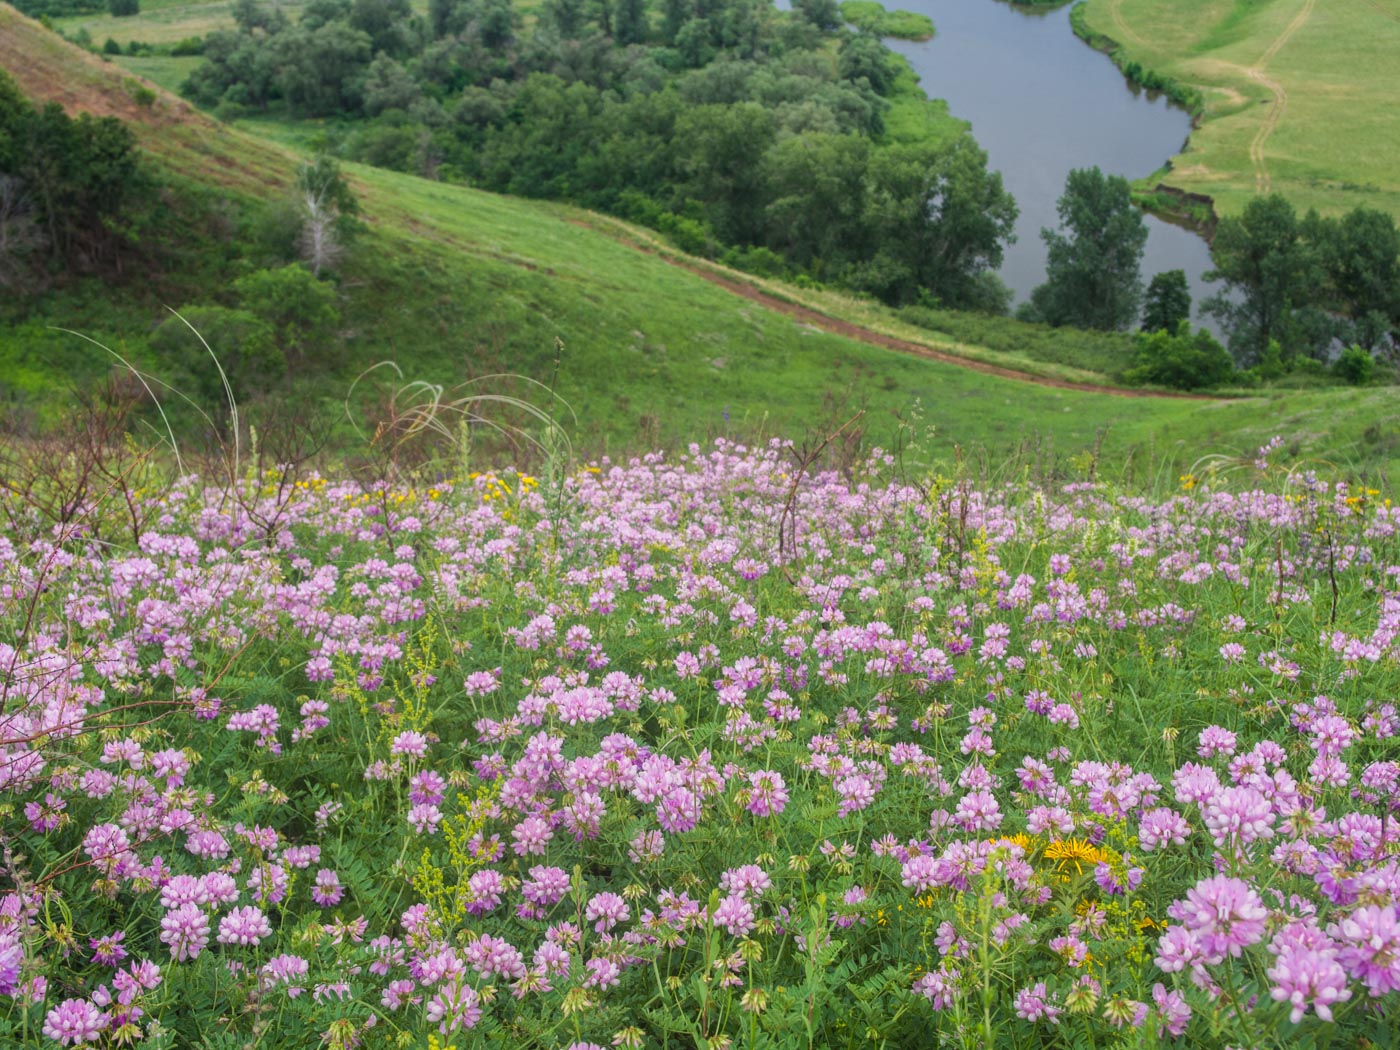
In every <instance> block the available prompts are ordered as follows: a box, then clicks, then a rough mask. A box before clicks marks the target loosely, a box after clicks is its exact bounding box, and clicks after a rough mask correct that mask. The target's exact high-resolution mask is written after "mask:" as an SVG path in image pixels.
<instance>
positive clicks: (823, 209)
mask: <svg viewBox="0 0 1400 1050" xmlns="http://www.w3.org/2000/svg"><path fill="white" fill-rule="evenodd" d="M869 158H870V146H869V143H868V142H867V141H866V140H865V139H863V138H860V137H859V136H857V135H790V136H788V137H786V138H783V139H780V140H779V141H778V142H776V143H775V144H774V146H773V148H772V149H770V150H769V151H768V153H767V155H766V156H765V157H764V158H763V167H764V178H765V181H766V182H767V184H768V190H769V193H770V194H771V201H770V203H769V204H768V208H767V215H766V223H767V231H768V232H767V238H766V239H767V243H768V246H769V247H770V248H774V249H776V250H777V251H779V252H781V253H782V254H783V255H784V256H785V257H786V258H787V259H789V260H790V261H791V262H794V263H796V264H797V265H798V266H801V267H804V268H807V269H811V270H814V271H816V272H817V273H818V276H822V277H827V276H832V275H835V274H836V273H839V272H840V271H842V270H843V269H845V267H846V265H847V264H848V263H850V262H853V261H855V260H856V259H859V258H861V256H862V255H863V254H864V247H865V226H864V221H863V220H864V217H865V172H866V167H867V165H868V164H869Z"/></svg>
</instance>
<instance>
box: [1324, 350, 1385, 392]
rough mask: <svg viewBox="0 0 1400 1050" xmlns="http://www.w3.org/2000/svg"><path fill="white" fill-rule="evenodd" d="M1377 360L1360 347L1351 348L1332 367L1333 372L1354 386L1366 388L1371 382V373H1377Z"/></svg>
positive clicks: (1343, 352)
mask: <svg viewBox="0 0 1400 1050" xmlns="http://www.w3.org/2000/svg"><path fill="white" fill-rule="evenodd" d="M1375 367H1376V359H1375V358H1374V357H1372V356H1371V354H1370V352H1369V351H1367V350H1363V349H1362V348H1361V347H1359V346H1349V347H1347V348H1346V349H1345V350H1343V351H1342V355H1341V356H1340V357H1339V358H1337V362H1336V364H1334V365H1333V366H1332V371H1333V372H1334V373H1336V374H1337V375H1338V376H1340V377H1341V378H1342V379H1345V380H1346V381H1347V382H1348V383H1350V384H1351V385H1352V386H1364V385H1365V384H1366V383H1368V382H1370V380H1371V373H1372V372H1373V371H1375Z"/></svg>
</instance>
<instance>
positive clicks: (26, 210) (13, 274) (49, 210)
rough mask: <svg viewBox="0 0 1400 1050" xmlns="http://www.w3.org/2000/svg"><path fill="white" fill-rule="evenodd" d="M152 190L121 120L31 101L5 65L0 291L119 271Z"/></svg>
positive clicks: (0, 94) (0, 118)
mask: <svg viewBox="0 0 1400 1050" xmlns="http://www.w3.org/2000/svg"><path fill="white" fill-rule="evenodd" d="M151 191H152V184H151V183H150V181H149V180H148V179H147V178H146V177H145V175H144V172H143V171H142V169H141V167H140V165H139V163H138V161H137V153H136V138H135V136H134V135H133V134H132V133H131V130H130V129H129V128H127V127H126V126H125V125H124V124H122V122H121V121H119V120H117V119H115V118H113V117H94V116H91V115H90V114H87V113H83V114H79V115H78V116H77V117H69V116H68V115H67V114H66V113H65V112H64V111H63V107H62V106H60V105H58V104H57V103H56V102H51V103H49V104H47V105H44V106H34V105H32V104H31V103H30V102H29V100H28V99H26V98H25V97H24V96H23V95H22V94H21V93H20V91H19V87H18V85H16V84H15V82H14V80H13V79H11V78H10V77H9V76H8V75H7V74H6V73H5V72H4V71H3V70H0V288H11V289H13V288H19V287H21V286H23V285H26V284H28V283H30V282H31V281H34V280H38V279H41V278H42V277H43V276H44V275H46V274H49V273H56V272H66V273H70V274H82V273H94V274H116V273H120V271H121V269H122V267H123V264H124V262H125V260H126V257H127V255H129V254H130V253H131V252H132V251H134V250H135V249H136V247H137V245H138V244H139V241H140V236H139V233H138V229H137V228H138V226H139V225H140V222H141V215H142V211H143V209H144V208H145V207H147V206H148V205H149V204H150V203H151Z"/></svg>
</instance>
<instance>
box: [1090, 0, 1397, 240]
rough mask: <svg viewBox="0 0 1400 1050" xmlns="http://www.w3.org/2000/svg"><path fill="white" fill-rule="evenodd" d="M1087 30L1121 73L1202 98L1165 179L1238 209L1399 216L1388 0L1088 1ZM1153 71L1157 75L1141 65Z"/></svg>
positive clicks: (1224, 208) (1393, 45)
mask: <svg viewBox="0 0 1400 1050" xmlns="http://www.w3.org/2000/svg"><path fill="white" fill-rule="evenodd" d="M1073 17H1074V22H1075V28H1076V32H1078V33H1080V35H1081V36H1082V37H1083V38H1084V39H1086V40H1089V41H1090V42H1091V43H1094V44H1095V45H1096V46H1105V42H1109V43H1111V45H1112V55H1113V58H1114V61H1115V62H1116V63H1117V64H1118V65H1119V67H1120V68H1125V70H1126V69H1127V68H1130V67H1136V68H1138V69H1140V70H1143V71H1152V73H1151V74H1150V76H1151V77H1157V78H1161V79H1162V80H1163V81H1169V82H1174V83H1176V84H1178V85H1184V87H1185V89H1186V90H1188V91H1191V92H1195V93H1197V94H1198V95H1199V104H1198V105H1197V106H1195V107H1193V108H1194V109H1195V112H1196V126H1195V128H1194V129H1193V130H1192V133H1191V136H1190V141H1189V142H1188V143H1187V144H1186V145H1185V146H1184V147H1183V149H1182V150H1181V151H1180V153H1179V154H1178V155H1175V156H1173V157H1172V158H1171V168H1170V171H1169V172H1167V173H1166V175H1165V177H1164V178H1163V180H1162V181H1163V182H1164V183H1165V185H1166V186H1167V187H1169V188H1170V189H1172V190H1174V191H1178V192H1180V193H1183V194H1189V195H1194V196H1201V197H1209V198H1210V199H1211V200H1212V201H1213V202H1214V207H1215V210H1216V211H1217V212H1219V214H1221V215H1222V216H1225V215H1235V214H1238V213H1239V212H1240V211H1242V210H1243V208H1244V206H1245V204H1247V203H1248V201H1249V200H1250V199H1251V198H1253V197H1254V196H1256V195H1258V194H1261V193H1271V192H1281V193H1284V194H1285V195H1286V196H1287V197H1288V198H1289V200H1290V201H1291V202H1292V203H1293V204H1294V206H1295V207H1296V208H1297V209H1298V211H1299V212H1300V213H1301V212H1305V211H1307V210H1308V209H1310V208H1316V209H1317V210H1318V211H1319V212H1321V213H1322V214H1325V215H1327V214H1330V215H1335V214H1338V213H1341V212H1345V211H1349V210H1351V209H1353V208H1356V207H1358V206H1364V207H1368V208H1377V209H1380V210H1382V211H1386V212H1389V213H1390V214H1391V215H1395V216H1397V217H1400V122H1398V121H1397V118H1396V114H1397V113H1400V77H1396V76H1395V75H1394V68H1395V56H1396V55H1400V11H1396V10H1392V9H1391V8H1388V7H1387V6H1385V5H1383V4H1381V3H1372V2H1364V3H1354V4H1320V3H1317V2H1316V0H1274V2H1272V3H1268V4H1254V5H1243V4H1224V5H1222V4H1220V3H1219V2H1217V0H1174V2H1173V3H1172V4H1169V5H1167V4H1162V3H1160V2H1158V0H1084V2H1082V3H1081V4H1078V5H1076V8H1075V11H1074V14H1073ZM1142 76H1143V78H1144V79H1148V78H1149V75H1148V74H1147V73H1146V72H1144V73H1143V74H1142Z"/></svg>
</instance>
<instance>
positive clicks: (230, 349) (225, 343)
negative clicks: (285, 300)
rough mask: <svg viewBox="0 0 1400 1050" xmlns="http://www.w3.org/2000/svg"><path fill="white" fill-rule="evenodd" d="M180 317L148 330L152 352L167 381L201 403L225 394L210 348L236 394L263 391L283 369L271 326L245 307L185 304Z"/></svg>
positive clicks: (221, 399)
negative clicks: (150, 331) (242, 308)
mask: <svg viewBox="0 0 1400 1050" xmlns="http://www.w3.org/2000/svg"><path fill="white" fill-rule="evenodd" d="M180 317H183V318H184V320H181V319H180ZM180 317H171V318H169V319H168V320H166V321H165V322H164V323H162V324H161V326H160V327H159V328H157V329H156V330H155V331H154V332H153V333H151V341H150V346H151V352H152V353H154V354H155V355H156V357H157V358H158V359H159V361H160V365H161V367H160V369H159V371H160V372H161V373H163V374H164V375H166V376H168V377H169V379H168V381H169V382H170V383H171V384H172V385H173V386H175V387H176V388H177V389H179V390H180V391H181V392H182V393H185V394H186V395H187V396H189V397H190V398H192V399H193V400H195V401H197V402H199V403H200V404H202V405H205V406H212V405H219V404H222V403H223V402H224V401H225V397H226V394H225V391H224V386H223V380H222V379H221V378H220V376H219V371H218V369H217V368H215V367H214V362H213V361H212V360H211V359H210V357H209V354H210V351H212V352H213V354H214V357H216V358H217V359H218V362H219V365H220V367H222V368H223V370H224V374H225V375H226V376H227V377H228V381H229V385H230V386H231V387H232V388H233V394H234V397H235V398H237V399H238V400H243V399H244V398H248V397H252V396H254V395H257V394H261V393H266V392H267V391H268V390H270V389H272V387H274V386H275V385H276V384H277V383H278V382H279V381H280V380H281V379H282V378H283V377H284V376H285V375H286V374H287V359H286V357H285V356H283V354H282V351H280V350H279V349H278V348H277V343H276V340H275V339H274V338H273V332H272V326H271V325H269V324H268V323H267V322H266V321H264V320H262V319H261V318H259V317H255V316H254V315H253V314H251V313H248V312H247V311H246V310H230V309H226V308H225V307H222V306H187V307H185V308H183V309H182V310H181V311H180ZM186 321H188V322H189V323H188V324H186V323H185V322H186ZM191 328H193V329H194V331H191V330H190V329H191ZM196 333H198V334H196ZM201 340H202V341H201ZM206 343H207V344H208V349H207V350H206V349H205V344H206Z"/></svg>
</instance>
